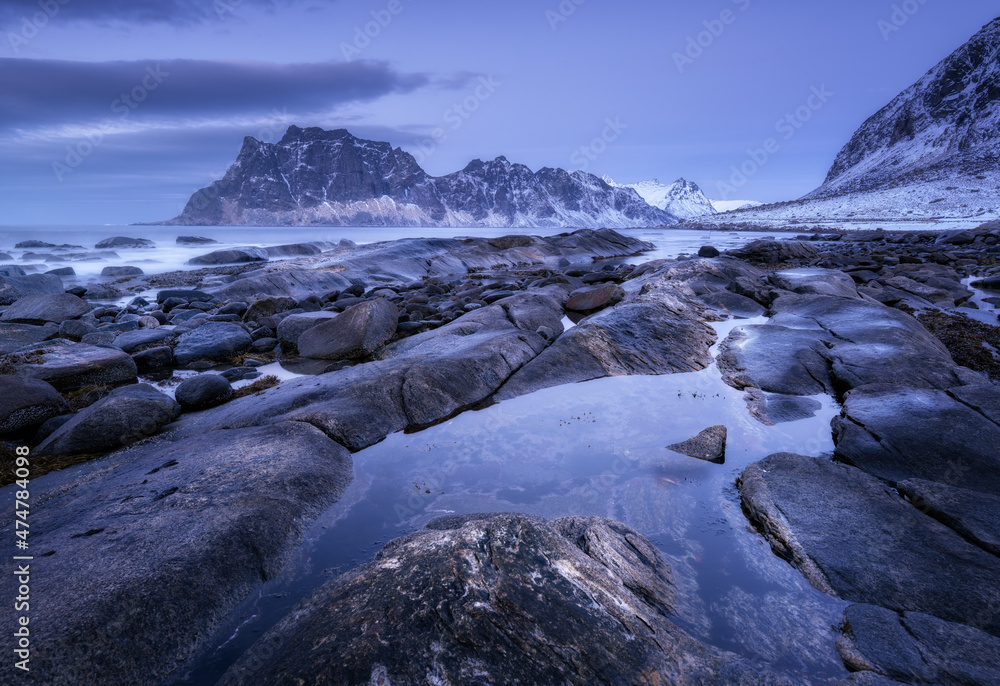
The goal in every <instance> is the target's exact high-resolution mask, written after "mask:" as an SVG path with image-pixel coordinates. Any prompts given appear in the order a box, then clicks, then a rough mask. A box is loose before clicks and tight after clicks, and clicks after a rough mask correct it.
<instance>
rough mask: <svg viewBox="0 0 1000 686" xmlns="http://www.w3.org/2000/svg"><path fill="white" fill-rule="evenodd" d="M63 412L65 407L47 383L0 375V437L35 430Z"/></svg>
mask: <svg viewBox="0 0 1000 686" xmlns="http://www.w3.org/2000/svg"><path fill="white" fill-rule="evenodd" d="M67 412H69V406H68V405H67V404H66V401H65V400H63V397H62V396H61V395H60V394H59V391H57V390H56V389H55V388H53V387H52V385H51V384H48V383H46V382H44V381H41V380H39V379H26V378H23V377H20V376H13V375H11V374H0V435H5V434H13V433H17V432H20V431H24V430H25V429H35V428H37V427H39V426H41V425H42V424H44V423H45V422H46V420H48V419H51V418H52V417H58V416H59V415H63V414H66V413H67Z"/></svg>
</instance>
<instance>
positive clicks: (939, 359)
mask: <svg viewBox="0 0 1000 686" xmlns="http://www.w3.org/2000/svg"><path fill="white" fill-rule="evenodd" d="M772 310H773V311H774V312H775V313H776V314H775V316H774V317H773V318H772V319H771V321H770V322H769V323H770V324H775V325H778V326H788V327H790V328H804V327H818V328H819V329H822V331H823V334H824V340H825V341H828V343H829V345H830V350H829V352H828V353H827V356H828V358H829V360H830V374H831V375H832V377H833V379H834V383H835V385H836V387H837V389H838V390H839V391H846V390H849V389H852V388H857V387H858V386H863V385H865V384H872V383H895V384H900V385H905V386H911V387H915V388H917V387H919V388H939V389H946V388H953V387H955V386H960V385H962V377H961V376H960V375H959V373H958V371H957V366H956V365H955V362H954V360H952V359H951V355H949V354H948V351H947V349H945V347H944V345H943V344H942V343H941V342H940V341H938V340H937V339H936V338H934V337H933V336H932V335H931V334H930V333H929V332H928V331H927V329H925V328H924V327H923V326H922V325H921V324H920V322H918V321H917V320H916V319H914V318H913V317H911V316H910V315H908V314H905V313H904V312H900V311H899V310H895V309H893V308H891V307H886V306H884V305H881V304H879V303H874V302H869V301H866V300H861V299H851V298H839V297H832V296H826V295H800V294H790V295H782V296H781V297H779V298H778V299H777V300H775V302H774V304H773V305H772Z"/></svg>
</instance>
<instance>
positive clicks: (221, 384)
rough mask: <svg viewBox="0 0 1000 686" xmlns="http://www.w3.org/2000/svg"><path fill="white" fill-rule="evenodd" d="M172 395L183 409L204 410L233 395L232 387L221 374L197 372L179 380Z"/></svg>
mask: <svg viewBox="0 0 1000 686" xmlns="http://www.w3.org/2000/svg"><path fill="white" fill-rule="evenodd" d="M174 397H175V398H177V402H178V403H180V405H181V407H183V408H184V409H185V410H204V409H206V408H209V407H215V406H216V405H221V404H222V403H224V402H226V401H227V400H229V399H230V398H231V397H233V387H232V385H231V384H230V383H229V380H228V379H226V378H225V377H224V376H222V375H221V374H199V375H198V376H195V377H192V378H190V379H187V380H186V381H183V382H181V384H180V385H179V386H178V387H177V390H176V391H174Z"/></svg>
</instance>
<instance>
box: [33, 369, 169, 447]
mask: <svg viewBox="0 0 1000 686" xmlns="http://www.w3.org/2000/svg"><path fill="white" fill-rule="evenodd" d="M180 411H181V410H180V406H179V405H178V404H177V403H176V402H175V401H174V399H173V398H171V397H170V396H169V395H167V394H165V393H161V392H160V391H158V390H156V389H155V388H153V387H152V386H150V385H148V384H137V385H132V386H122V387H121V388H116V389H115V390H113V391H111V393H110V394H108V395H107V396H106V397H104V398H102V399H101V400H98V401H97V402H96V403H94V404H93V405H91V406H90V407H88V408H86V409H84V410H81V411H80V412H78V413H77V414H76V416H74V417H73V419H71V420H69V421H68V422H66V423H65V424H63V425H62V426H61V427H60V428H59V429H57V430H56V431H55V432H54V433H53V434H52V435H51V436H49V437H48V438H46V439H45V440H44V441H43V442H42V443H41V444H40V445H39V446H38V447H37V448H36V449H35V452H37V453H39V454H40V455H98V454H102V453H106V452H110V451H112V450H115V449H117V448H121V447H123V446H126V445H131V444H132V443H135V442H136V441H139V440H142V439H143V438H148V437H149V436H152V435H154V434H155V433H157V432H158V431H159V430H160V429H161V428H163V427H164V426H166V425H167V424H169V423H170V422H172V421H173V420H175V419H177V416H178V415H179V414H180Z"/></svg>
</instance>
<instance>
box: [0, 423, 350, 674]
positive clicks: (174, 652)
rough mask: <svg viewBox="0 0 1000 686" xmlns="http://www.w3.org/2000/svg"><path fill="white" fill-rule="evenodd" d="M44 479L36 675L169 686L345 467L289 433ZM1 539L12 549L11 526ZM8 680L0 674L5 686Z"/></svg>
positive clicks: (170, 445)
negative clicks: (42, 622)
mask: <svg viewBox="0 0 1000 686" xmlns="http://www.w3.org/2000/svg"><path fill="white" fill-rule="evenodd" d="M50 477H55V479H54V480H52V479H50ZM42 479H45V480H41V479H39V480H36V479H33V480H32V497H33V498H37V499H38V501H39V502H44V503H45V504H46V507H40V508H38V509H37V511H32V539H31V543H32V547H33V549H34V550H36V551H37V554H39V555H41V554H44V555H45V557H44V558H43V559H44V561H45V565H46V570H47V571H46V573H45V574H40V575H38V576H37V577H36V576H35V575H32V584H31V586H32V588H31V590H32V594H33V595H35V596H36V597H38V598H42V599H44V601H43V602H44V606H45V607H46V608H47V612H48V620H47V629H46V631H44V632H39V633H38V634H37V635H35V634H33V635H32V645H33V646H34V649H33V650H37V652H33V653H32V659H31V676H32V677H33V678H34V679H35V680H36V682H37V683H44V684H92V683H100V684H103V685H105V686H126V685H130V684H148V683H162V682H165V681H166V680H167V676H168V674H169V673H170V672H172V671H173V670H174V669H175V668H176V667H177V666H178V664H180V663H182V662H184V661H185V660H186V659H188V658H190V657H191V656H192V655H193V654H194V652H195V650H196V649H197V648H199V647H200V645H201V644H202V642H203V641H204V640H205V639H206V638H207V636H208V635H209V634H210V632H211V631H212V630H213V629H214V628H216V627H217V626H218V625H219V623H220V622H221V621H222V619H223V618H224V617H225V616H227V615H228V614H229V613H230V612H231V611H232V610H233V609H235V607H236V606H237V605H238V604H239V603H240V602H242V601H243V600H245V599H246V598H247V597H248V596H249V595H250V594H251V593H252V592H254V591H255V590H256V589H259V588H260V585H261V583H262V582H264V581H266V580H268V579H272V578H274V577H275V576H277V575H278V573H279V572H280V571H281V570H282V568H283V566H284V564H285V561H286V560H287V559H288V557H289V555H290V553H291V551H292V550H293V549H294V547H295V546H296V545H297V544H298V542H299V541H300V540H301V532H302V531H303V529H304V528H305V527H306V526H308V524H309V523H310V521H311V520H313V519H314V518H315V517H316V516H317V515H318V514H320V513H321V512H323V511H324V510H325V509H326V508H328V507H329V506H330V505H331V504H333V502H335V501H336V500H337V499H338V498H339V497H340V494H341V493H343V491H344V489H345V488H346V486H347V484H348V483H350V481H351V459H350V456H349V455H348V454H347V451H346V450H344V449H343V448H342V447H340V446H338V445H337V444H336V443H334V442H333V441H331V440H330V439H328V438H327V437H326V436H324V435H323V434H322V432H320V431H318V430H317V429H314V428H313V427H310V426H307V425H305V424H302V423H287V424H277V425H273V426H267V427H262V428H254V429H246V430H241V431H219V432H213V433H209V434H202V435H199V436H196V437H194V438H192V439H189V440H183V441H177V442H167V441H158V442H155V443H148V444H142V445H138V446H133V447H132V448H130V449H128V450H127V451H124V452H121V453H116V454H114V455H112V456H109V457H107V458H105V459H103V460H100V461H97V462H94V463H89V464H85V465H80V466H78V467H74V468H73V472H72V478H67V479H60V478H59V475H57V474H52V475H47V476H46V477H42ZM6 493H7V494H8V495H9V494H10V493H11V490H7V491H6ZM2 527H3V528H2V535H3V536H4V537H5V538H7V539H8V540H10V539H12V538H13V536H14V534H13V529H14V518H13V517H8V518H5V521H4V523H3V525H2ZM36 559H37V558H36ZM137 599H139V600H138V601H137ZM16 621H17V620H16V615H15V613H12V612H6V613H3V614H2V615H0V630H2V631H3V632H4V633H10V634H13V633H14V631H15V630H16V627H15V623H16ZM14 672H15V669H14V667H13V661H10V660H8V661H6V663H5V664H3V665H2V666H0V681H3V682H4V683H14V681H15V674H14ZM19 673H20V672H19Z"/></svg>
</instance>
